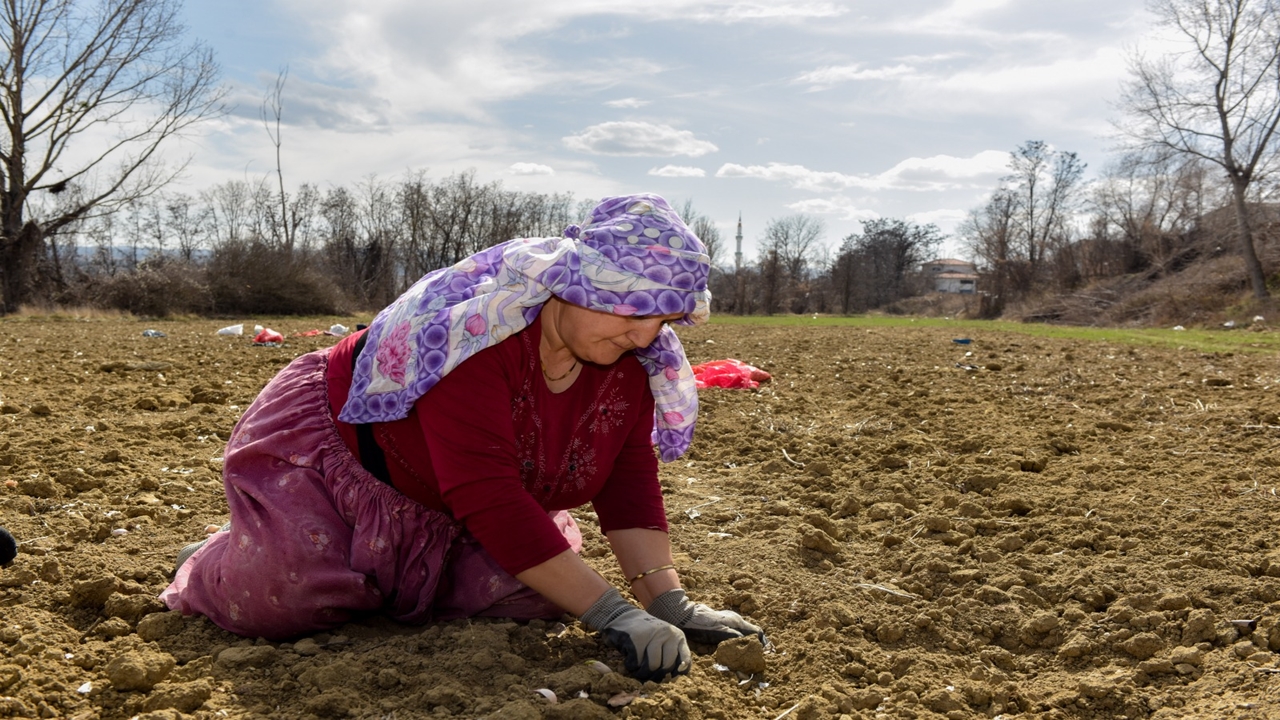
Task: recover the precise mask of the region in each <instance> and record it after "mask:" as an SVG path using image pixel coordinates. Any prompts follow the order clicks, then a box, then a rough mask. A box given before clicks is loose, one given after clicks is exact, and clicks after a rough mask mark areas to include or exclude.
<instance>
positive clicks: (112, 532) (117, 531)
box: [111, 528, 129, 537]
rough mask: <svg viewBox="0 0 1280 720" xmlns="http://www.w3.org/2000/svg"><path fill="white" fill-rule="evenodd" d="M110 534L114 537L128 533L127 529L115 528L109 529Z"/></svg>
mask: <svg viewBox="0 0 1280 720" xmlns="http://www.w3.org/2000/svg"><path fill="white" fill-rule="evenodd" d="M111 534H112V535H114V536H116V537H124V536H125V535H128V534H129V531H128V530H125V529H124V528H116V529H115V530H112V531H111Z"/></svg>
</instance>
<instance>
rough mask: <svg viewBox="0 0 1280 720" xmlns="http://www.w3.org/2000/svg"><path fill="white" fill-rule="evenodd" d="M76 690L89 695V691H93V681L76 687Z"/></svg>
mask: <svg viewBox="0 0 1280 720" xmlns="http://www.w3.org/2000/svg"><path fill="white" fill-rule="evenodd" d="M76 692H78V693H80V694H81V695H88V694H89V693H91V692H93V683H92V682H87V683H85V684H83V685H81V686H80V687H78V688H76Z"/></svg>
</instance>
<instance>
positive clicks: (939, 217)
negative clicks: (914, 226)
mask: <svg viewBox="0 0 1280 720" xmlns="http://www.w3.org/2000/svg"><path fill="white" fill-rule="evenodd" d="M968 216H969V211H967V210H958V209H955V208H941V209H938V210H926V211H925V212H918V213H912V214H910V215H908V216H907V219H908V220H910V221H911V222H914V223H919V224H921V225H936V226H938V229H939V230H941V231H942V232H944V233H953V232H955V230H956V228H958V227H960V223H962V222H964V220H965V218H967V217H968Z"/></svg>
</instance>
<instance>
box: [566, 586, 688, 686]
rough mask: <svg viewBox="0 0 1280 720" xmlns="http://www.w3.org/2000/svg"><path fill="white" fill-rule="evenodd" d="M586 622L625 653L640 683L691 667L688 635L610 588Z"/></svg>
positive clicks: (584, 616) (586, 615)
mask: <svg viewBox="0 0 1280 720" xmlns="http://www.w3.org/2000/svg"><path fill="white" fill-rule="evenodd" d="M582 622H583V623H584V624H585V625H586V626H587V627H589V628H591V629H593V630H598V631H600V635H601V636H602V637H603V638H604V641H605V642H607V643H609V644H610V645H612V646H613V647H615V648H617V649H618V650H620V651H622V654H623V655H624V656H625V661H624V662H625V665H626V668H627V674H628V675H631V676H632V677H634V678H636V679H637V680H640V681H641V682H644V681H647V680H661V679H662V678H664V677H666V676H667V675H671V676H675V675H683V674H685V673H687V672H689V666H690V664H691V659H690V654H689V645H688V643H687V642H685V636H684V635H682V634H681V633H680V631H679V630H678V629H676V628H675V627H674V626H672V625H671V624H670V623H666V622H663V621H662V620H659V619H658V618H656V617H654V616H653V615H650V614H648V613H646V612H644V611H642V610H641V609H640V608H638V607H636V606H635V605H632V604H631V603H629V602H627V601H626V600H624V599H622V595H621V594H620V593H619V592H618V591H617V590H616V589H614V588H609V590H608V591H607V592H605V594H604V595H602V596H601V597H600V599H599V600H597V601H596V603H595V604H594V605H592V606H591V607H590V609H588V610H587V611H586V612H585V613H583V614H582Z"/></svg>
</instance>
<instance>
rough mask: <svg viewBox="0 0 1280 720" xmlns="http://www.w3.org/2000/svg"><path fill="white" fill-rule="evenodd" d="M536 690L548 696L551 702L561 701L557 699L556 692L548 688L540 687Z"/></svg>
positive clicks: (545, 696)
mask: <svg viewBox="0 0 1280 720" xmlns="http://www.w3.org/2000/svg"><path fill="white" fill-rule="evenodd" d="M534 692H536V693H538V694H539V695H541V696H542V697H544V698H546V699H547V702H549V703H556V702H559V700H557V699H556V694H555V693H554V692H553V691H551V690H548V689H547V688H538V689H537V690H534Z"/></svg>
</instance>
